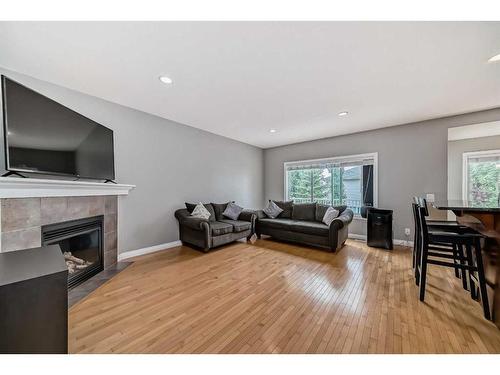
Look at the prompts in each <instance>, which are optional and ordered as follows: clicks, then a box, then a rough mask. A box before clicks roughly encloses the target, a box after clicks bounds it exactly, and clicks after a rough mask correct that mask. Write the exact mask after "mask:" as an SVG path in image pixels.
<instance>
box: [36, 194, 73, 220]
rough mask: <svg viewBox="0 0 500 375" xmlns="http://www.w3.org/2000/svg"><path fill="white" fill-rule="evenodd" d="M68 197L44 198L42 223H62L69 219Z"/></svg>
mask: <svg viewBox="0 0 500 375" xmlns="http://www.w3.org/2000/svg"><path fill="white" fill-rule="evenodd" d="M67 210H68V198H66V197H53V198H42V200H41V215H42V225H46V224H53V223H60V222H62V221H66V220H67Z"/></svg>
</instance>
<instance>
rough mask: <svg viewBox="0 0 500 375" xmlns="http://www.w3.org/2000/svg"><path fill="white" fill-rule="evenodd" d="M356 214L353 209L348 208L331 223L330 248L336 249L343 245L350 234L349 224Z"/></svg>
mask: <svg viewBox="0 0 500 375" xmlns="http://www.w3.org/2000/svg"><path fill="white" fill-rule="evenodd" d="M353 216H354V214H353V212H352V210H350V209H346V210H344V212H342V214H341V215H339V217H337V218H335V220H333V221H332V222H331V224H330V230H329V235H328V237H329V242H330V249H331V250H332V251H336V250H338V249H340V248H341V247H342V245H343V244H344V242H345V240H346V239H347V236H348V234H349V229H348V226H349V224H350V223H351V221H352V218H353Z"/></svg>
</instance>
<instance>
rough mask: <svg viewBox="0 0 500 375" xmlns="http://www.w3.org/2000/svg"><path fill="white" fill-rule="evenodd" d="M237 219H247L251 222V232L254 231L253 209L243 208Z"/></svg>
mask: <svg viewBox="0 0 500 375" xmlns="http://www.w3.org/2000/svg"><path fill="white" fill-rule="evenodd" d="M238 220H243V221H249V222H250V223H251V226H250V228H251V233H252V234H254V233H255V221H256V220H257V215H255V211H254V210H248V209H247V210H243V211H242V212H241V214H240V216H239V217H238Z"/></svg>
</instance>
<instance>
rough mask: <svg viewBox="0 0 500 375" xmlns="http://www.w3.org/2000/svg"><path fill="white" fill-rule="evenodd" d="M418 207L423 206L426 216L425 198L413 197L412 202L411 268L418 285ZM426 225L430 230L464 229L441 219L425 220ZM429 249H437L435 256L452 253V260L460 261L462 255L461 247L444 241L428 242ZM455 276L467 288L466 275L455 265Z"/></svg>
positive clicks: (419, 235) (419, 243) (419, 233)
mask: <svg viewBox="0 0 500 375" xmlns="http://www.w3.org/2000/svg"><path fill="white" fill-rule="evenodd" d="M419 207H423V208H424V211H425V216H428V211H427V204H426V202H425V199H422V198H419V197H415V198H414V203H413V204H412V210H413V219H414V223H415V229H414V230H415V232H414V240H413V261H412V263H413V270H414V272H415V283H416V284H417V285H419V282H420V273H419V267H417V265H419V264H420V254H421V243H422V233H421V230H420V219H419V215H418V212H417V210H418V209H419ZM427 227H428V228H429V229H430V230H432V231H436V230H444V231H446V232H457V233H460V232H462V231H463V230H464V227H463V226H458V225H453V222H441V221H427ZM429 249H430V250H434V251H437V252H438V253H436V256H438V255H441V254H444V257H445V258H447V259H448V257H449V254H452V255H453V262H454V263H458V262H460V260H459V259H460V257H462V258H464V256H463V249H462V248H461V247H459V246H458V245H457V244H456V243H454V242H450V243H444V242H431V243H429ZM455 276H456V277H457V278H462V285H463V287H464V289H468V287H467V277H466V275H465V274H464V276H463V277H462V270H461V269H460V268H459V267H455Z"/></svg>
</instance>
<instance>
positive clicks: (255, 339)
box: [68, 239, 500, 353]
mask: <svg viewBox="0 0 500 375" xmlns="http://www.w3.org/2000/svg"><path fill="white" fill-rule="evenodd" d="M428 279H429V281H428V288H427V293H426V299H425V302H420V301H419V299H418V287H417V286H416V285H415V280H414V277H413V273H412V270H411V251H410V250H409V249H408V248H404V247H396V248H395V249H394V250H393V251H386V250H382V249H375V248H370V247H368V246H366V244H364V243H362V242H359V241H352V240H349V241H347V243H346V246H345V247H344V248H343V249H342V250H340V251H339V252H337V253H329V252H326V251H322V250H317V249H313V248H309V247H306V246H300V245H293V244H285V243H280V242H277V241H272V240H269V239H262V240H258V241H256V242H255V243H254V244H250V243H243V242H236V243H234V244H231V245H228V246H224V247H222V248H220V249H218V250H215V251H212V252H210V253H208V254H204V253H201V252H198V251H196V250H194V249H191V248H189V247H184V246H180V247H177V248H173V249H168V250H165V251H161V252H158V253H154V254H150V255H146V256H141V257H137V258H136V259H134V263H133V264H132V265H131V266H129V267H128V268H127V269H125V270H124V271H122V272H121V273H119V274H118V275H116V276H115V277H114V278H113V279H111V280H109V281H108V282H107V283H105V284H104V285H102V286H101V287H99V288H98V289H96V290H95V291H94V292H92V293H91V294H90V295H89V296H87V297H86V298H84V299H83V300H81V301H80V302H78V303H77V304H75V305H74V306H73V307H72V308H71V309H70V312H69V325H68V326H69V349H70V352H71V353H500V331H499V330H498V329H497V328H496V327H495V326H494V325H493V324H492V323H491V322H488V321H486V320H485V319H484V318H483V316H482V309H481V306H480V304H479V303H477V302H476V301H473V300H472V299H471V298H470V295H469V294H468V292H467V291H465V290H463V288H462V286H461V283H460V280H459V279H457V278H455V276H454V274H453V271H452V270H450V269H444V268H440V267H436V266H431V267H430V271H429V276H428Z"/></svg>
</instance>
